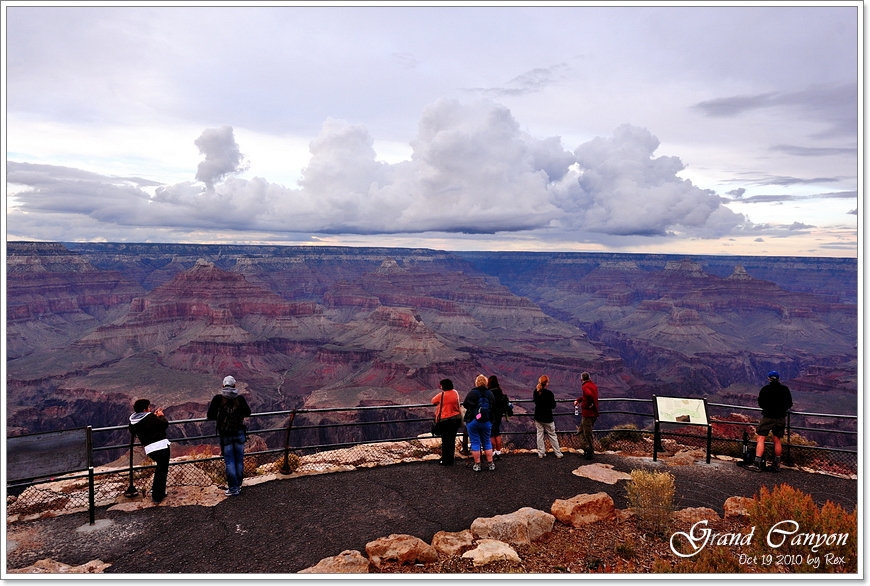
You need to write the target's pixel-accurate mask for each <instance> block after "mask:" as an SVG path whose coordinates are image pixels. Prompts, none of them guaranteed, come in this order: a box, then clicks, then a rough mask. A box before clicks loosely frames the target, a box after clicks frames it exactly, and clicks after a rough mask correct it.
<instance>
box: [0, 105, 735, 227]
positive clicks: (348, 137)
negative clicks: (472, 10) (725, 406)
mask: <svg viewBox="0 0 870 586" xmlns="http://www.w3.org/2000/svg"><path fill="white" fill-rule="evenodd" d="M195 142H196V145H197V146H198V147H199V148H200V151H201V153H202V154H203V155H204V156H205V160H203V161H202V162H201V163H200V164H199V166H198V168H197V172H196V179H197V180H198V181H201V182H202V183H204V184H205V186H206V187H205V189H203V188H202V187H201V185H200V184H197V183H194V182H190V181H187V182H181V183H174V184H171V185H164V186H160V187H157V188H156V190H155V189H153V187H154V186H155V185H156V184H155V183H154V182H153V181H146V180H142V179H136V178H129V177H128V178H124V177H112V176H106V175H100V174H97V173H91V172H85V171H80V170H77V169H71V168H67V167H58V166H51V165H30V164H27V163H17V162H10V163H9V173H8V178H7V181H8V182H11V183H16V184H20V185H26V186H28V187H29V190H27V191H19V192H18V193H17V195H16V203H17V205H16V207H15V208H14V209H11V208H8V209H7V213H9V221H10V226H13V227H14V226H15V222H16V220H18V219H19V215H18V214H24V213H26V214H28V215H29V216H30V217H28V223H29V224H30V225H32V223H33V222H34V221H36V218H37V217H38V215H39V214H42V213H44V214H48V213H50V214H54V215H56V214H65V215H67V217H68V219H69V221H70V222H71V223H75V222H76V221H77V218H78V219H83V218H85V217H87V218H89V219H90V220H96V221H98V222H101V223H105V224H110V225H118V226H155V227H156V226H160V227H167V228H172V229H175V230H184V229H189V230H193V231H196V230H241V231H261V232H272V233H276V234H287V233H300V232H306V233H322V234H330V233H331V234H361V235H364V234H389V233H424V232H430V231H437V232H447V233H451V232H453V233H460V232H461V233H466V234H494V233H497V232H524V231H534V230H548V231H555V232H557V233H558V232H560V231H567V232H574V231H578V230H580V231H581V232H582V239H585V240H593V241H594V240H597V239H600V238H602V237H604V236H663V235H666V234H669V233H685V234H690V235H692V236H699V237H718V236H721V235H724V234H728V233H729V232H731V231H733V230H735V229H736V228H738V227H739V226H740V225H741V224H744V223H746V222H745V218H744V217H743V216H742V215H739V214H735V213H734V212H732V211H731V210H729V209H728V208H726V207H724V206H723V205H722V202H723V201H724V200H723V199H722V198H720V197H719V196H718V195H716V194H715V193H714V192H712V191H710V190H704V189H700V188H698V187H696V186H694V185H693V184H692V182H691V181H688V180H685V179H681V178H679V177H678V176H677V173H679V172H680V171H681V170H682V169H683V164H682V162H681V161H680V159H679V158H677V157H655V156H654V152H655V150H656V149H657V147H658V144H659V141H658V139H657V138H656V137H655V136H653V135H652V134H651V133H650V132H649V131H648V130H646V129H642V128H638V127H635V126H631V125H627V124H626V125H622V126H620V127H619V128H617V129H616V131H615V132H614V135H613V136H612V137H609V138H601V137H598V138H595V139H593V140H591V141H588V142H586V143H584V144H582V145H580V146H579V147H577V148H576V150H575V151H574V153H571V152H569V151H566V150H565V149H564V148H563V147H562V145H561V140H560V139H559V137H549V138H546V139H537V138H535V137H532V136H530V135H529V134H527V133H526V132H523V131H522V130H521V129H520V125H519V123H518V122H517V121H516V120H515V119H514V117H513V115H512V114H511V112H510V110H508V109H507V108H506V107H504V106H502V105H499V104H496V103H494V102H491V101H488V100H482V101H475V102H472V103H468V104H464V103H461V102H459V101H456V100H450V99H442V100H439V101H437V102H435V103H434V104H431V105H430V106H428V107H426V108H425V110H424V111H423V114H422V117H421V119H420V123H419V129H418V133H417V136H416V137H415V138H414V139H413V140H412V141H411V143H410V146H411V150H412V152H411V157H410V159H409V160H405V161H400V162H397V163H387V162H383V161H378V160H377V158H376V153H375V149H374V139H373V137H372V136H371V134H370V133H369V131H368V130H367V128H366V127H365V126H363V125H361V124H350V123H348V122H344V121H340V120H335V119H331V118H330V119H327V120H326V122H324V124H323V127H322V129H321V132H320V134H319V136H317V137H316V138H315V139H314V140H312V141H311V142H310V145H309V150H310V153H311V158H310V161H309V164H308V165H307V166H306V167H305V168H304V169H303V170H302V178H301V180H300V181H299V188H289V187H285V186H283V185H279V184H275V183H270V182H269V181H268V180H267V179H264V178H260V177H254V178H251V179H243V178H240V177H237V176H236V175H237V174H238V173H239V172H240V171H241V170H243V166H242V159H243V157H242V154H241V151H240V148H239V146H238V144H237V143H236V140H235V138H234V133H233V129H232V127H230V126H228V125H224V126H222V127H220V128H211V129H206V130H205V131H204V132H203V133H202V134H201V135H200V137H199V138H198V139H196V141H195ZM152 192H153V195H152ZM89 224H90V223H89ZM90 225H92V224H90ZM90 229H92V228H90ZM594 234H599V236H597V237H596V236H594Z"/></svg>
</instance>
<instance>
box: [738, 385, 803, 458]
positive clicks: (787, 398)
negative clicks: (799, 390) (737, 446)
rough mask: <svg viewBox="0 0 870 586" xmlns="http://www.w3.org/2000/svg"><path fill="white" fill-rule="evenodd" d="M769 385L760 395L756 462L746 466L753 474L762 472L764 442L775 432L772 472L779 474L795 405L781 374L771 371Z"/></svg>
mask: <svg viewBox="0 0 870 586" xmlns="http://www.w3.org/2000/svg"><path fill="white" fill-rule="evenodd" d="M767 380H768V383H767V384H766V385H764V386H763V387H761V391H760V392H759V393H758V406H759V407H761V421H760V422H759V424H758V427H756V428H755V434H756V436H755V441H756V445H755V460H754V461H753V462H752V464H750V465H748V466H746V468H747V469H748V470H752V471H753V472H761V470H762V468H763V466H762V464H761V459H762V458H763V457H764V442H765V441H766V440H767V436H768V434H769V433H770V432H773V464H772V465H771V467H770V469H771V471H772V472H779V465H780V460H781V459H782V437H783V436H784V435H785V418H786V417H787V416H788V410H789V409H791V407H792V405H793V403H792V400H791V391H790V390H789V388H788V387H787V386H785V385H784V384H782V383H780V382H779V373H778V372H776V371H775V370H771V371H770V372H769V373H767Z"/></svg>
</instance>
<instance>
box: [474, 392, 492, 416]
mask: <svg viewBox="0 0 870 586" xmlns="http://www.w3.org/2000/svg"><path fill="white" fill-rule="evenodd" d="M477 394H478V396H479V399H478V401H477V420H478V421H480V422H481V423H486V422H487V421H490V413H489V410H490V405H489V399H487V398H486V393H481V392H480V391H477Z"/></svg>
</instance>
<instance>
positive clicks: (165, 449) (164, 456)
mask: <svg viewBox="0 0 870 586" xmlns="http://www.w3.org/2000/svg"><path fill="white" fill-rule="evenodd" d="M168 427H169V420H168V419H166V417H165V416H164V415H163V409H159V408H158V409H157V410H155V411H154V412H152V411H151V401H149V400H148V399H139V400H137V401H136V402H135V403H133V414H132V415H130V433H132V434H133V435H134V436H136V437H137V438H139V443H140V444H142V447H143V448H145V454H146V455H147V456H148V457H149V458H151V459H152V460H154V463H155V464H157V467H156V468H155V469H154V480H153V481H152V483H151V500H152V501H153V502H154V503H155V504H156V503H159V502H160V501H162V500H163V499H164V498H166V478H167V477H168V476H169V440H168V439H166V429H167V428H168Z"/></svg>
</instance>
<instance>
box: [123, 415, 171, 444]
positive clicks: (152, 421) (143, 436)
mask: <svg viewBox="0 0 870 586" xmlns="http://www.w3.org/2000/svg"><path fill="white" fill-rule="evenodd" d="M168 427H169V420H168V419H166V417H162V416H157V415H154V413H148V414H147V415H145V417H143V418H142V419H140V420H139V421H137V422H136V423H131V424H130V433H132V434H134V435H135V436H136V437H137V438H139V443H141V444H142V445H143V446H147V445H148V444H153V443H154V442H159V441H160V440H164V439H166V429H167V428H168Z"/></svg>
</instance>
